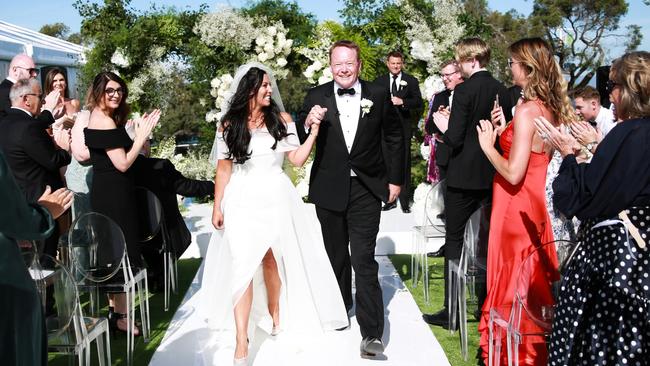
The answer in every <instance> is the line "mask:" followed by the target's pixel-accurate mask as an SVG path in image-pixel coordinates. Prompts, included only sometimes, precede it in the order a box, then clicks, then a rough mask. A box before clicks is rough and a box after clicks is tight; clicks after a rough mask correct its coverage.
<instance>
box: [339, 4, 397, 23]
mask: <svg viewBox="0 0 650 366" xmlns="http://www.w3.org/2000/svg"><path fill="white" fill-rule="evenodd" d="M390 4H391V1H390V0H343V9H341V10H339V14H341V17H342V18H343V24H344V25H345V26H346V27H354V26H360V25H362V24H367V23H370V22H372V21H373V20H374V19H376V18H377V17H378V16H379V14H381V13H382V12H383V11H384V9H385V8H386V7H387V6H389V5H390Z"/></svg>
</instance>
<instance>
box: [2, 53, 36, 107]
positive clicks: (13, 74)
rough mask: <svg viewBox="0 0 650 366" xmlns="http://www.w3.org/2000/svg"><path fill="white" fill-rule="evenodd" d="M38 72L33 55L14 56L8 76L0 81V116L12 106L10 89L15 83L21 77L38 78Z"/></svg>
mask: <svg viewBox="0 0 650 366" xmlns="http://www.w3.org/2000/svg"><path fill="white" fill-rule="evenodd" d="M38 72H39V70H38V69H37V68H36V64H34V60H33V59H32V58H31V57H29V56H28V55H26V54H24V53H21V54H18V55H16V56H14V58H13V59H12V60H11V63H10V64H9V73H8V74H7V78H6V79H4V80H3V81H2V83H0V117H3V116H4V115H6V113H7V112H8V111H9V108H11V101H10V100H9V91H10V90H11V87H12V86H13V85H14V83H15V82H16V81H17V80H20V79H29V78H36V77H37V76H38Z"/></svg>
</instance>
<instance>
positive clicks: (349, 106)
mask: <svg viewBox="0 0 650 366" xmlns="http://www.w3.org/2000/svg"><path fill="white" fill-rule="evenodd" d="M360 68H361V60H360V58H359V46H357V45H356V44H355V43H354V42H351V41H338V42H336V43H334V44H333V45H332V47H331V48H330V69H331V70H332V75H333V76H334V81H331V82H329V83H326V84H323V85H320V86H317V87H315V88H312V89H310V90H309V92H308V93H307V96H306V97H305V101H304V103H303V106H302V109H301V111H300V113H299V115H298V120H299V122H298V126H300V127H301V128H298V134H299V137H300V139H301V140H302V141H304V140H305V139H306V138H307V133H308V131H309V129H310V127H311V125H312V124H314V123H317V124H320V129H319V132H318V138H317V140H316V155H315V158H314V164H313V167H312V170H311V177H310V183H309V200H310V201H311V202H312V203H314V204H315V205H316V214H317V215H318V219H319V220H320V223H321V228H322V232H323V239H324V243H325V250H326V251H327V255H328V256H329V259H330V262H331V264H332V268H333V270H334V274H335V275H336V277H337V279H338V283H339V287H340V289H341V294H342V296H343V301H344V303H345V305H346V307H347V308H348V310H350V309H351V308H352V270H351V268H350V265H352V268H354V272H355V279H356V301H355V302H356V316H357V321H358V322H359V325H360V328H361V336H362V337H363V340H362V341H361V353H362V356H363V355H366V356H372V355H377V354H381V353H382V352H383V350H384V346H383V343H382V341H381V337H382V335H383V330H384V308H383V302H382V295H381V287H380V286H379V281H378V278H377V274H378V265H377V262H376V261H375V258H374V255H375V244H376V240H377V233H378V232H379V219H380V216H381V203H382V201H384V202H393V201H394V200H395V199H397V197H398V196H399V192H400V185H402V184H403V183H404V161H403V160H404V159H403V157H404V151H403V149H404V138H403V135H402V127H401V126H400V125H399V123H397V120H395V119H387V118H385V108H386V107H387V103H388V100H389V97H388V94H387V90H384V89H383V88H380V87H379V86H377V85H375V84H371V83H367V82H365V81H362V80H359V71H360ZM303 126H304V128H302V127H303ZM382 138H383V139H384V143H385V146H386V148H387V149H388V154H387V155H388V157H389V158H390V161H388V162H384V158H383V155H382ZM348 245H349V252H348Z"/></svg>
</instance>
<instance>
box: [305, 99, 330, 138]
mask: <svg viewBox="0 0 650 366" xmlns="http://www.w3.org/2000/svg"><path fill="white" fill-rule="evenodd" d="M325 113H327V108H323V107H321V106H319V105H318V104H316V105H315V106H313V107H311V110H310V111H309V114H308V115H307V118H305V127H306V128H308V129H311V131H310V132H309V134H310V135H318V130H319V128H320V123H321V122H322V121H323V119H325Z"/></svg>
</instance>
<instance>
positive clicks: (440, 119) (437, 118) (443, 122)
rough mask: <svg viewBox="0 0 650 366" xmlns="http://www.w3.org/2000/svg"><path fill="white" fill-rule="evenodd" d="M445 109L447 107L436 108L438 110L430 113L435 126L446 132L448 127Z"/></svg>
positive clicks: (447, 116) (447, 114)
mask: <svg viewBox="0 0 650 366" xmlns="http://www.w3.org/2000/svg"><path fill="white" fill-rule="evenodd" d="M446 111H447V109H445V108H442V109H441V110H438V112H435V113H434V114H432V115H431V118H433V123H435V124H436V127H438V129H439V130H440V132H442V133H445V132H447V129H448V128H449V113H447V112H446Z"/></svg>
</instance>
